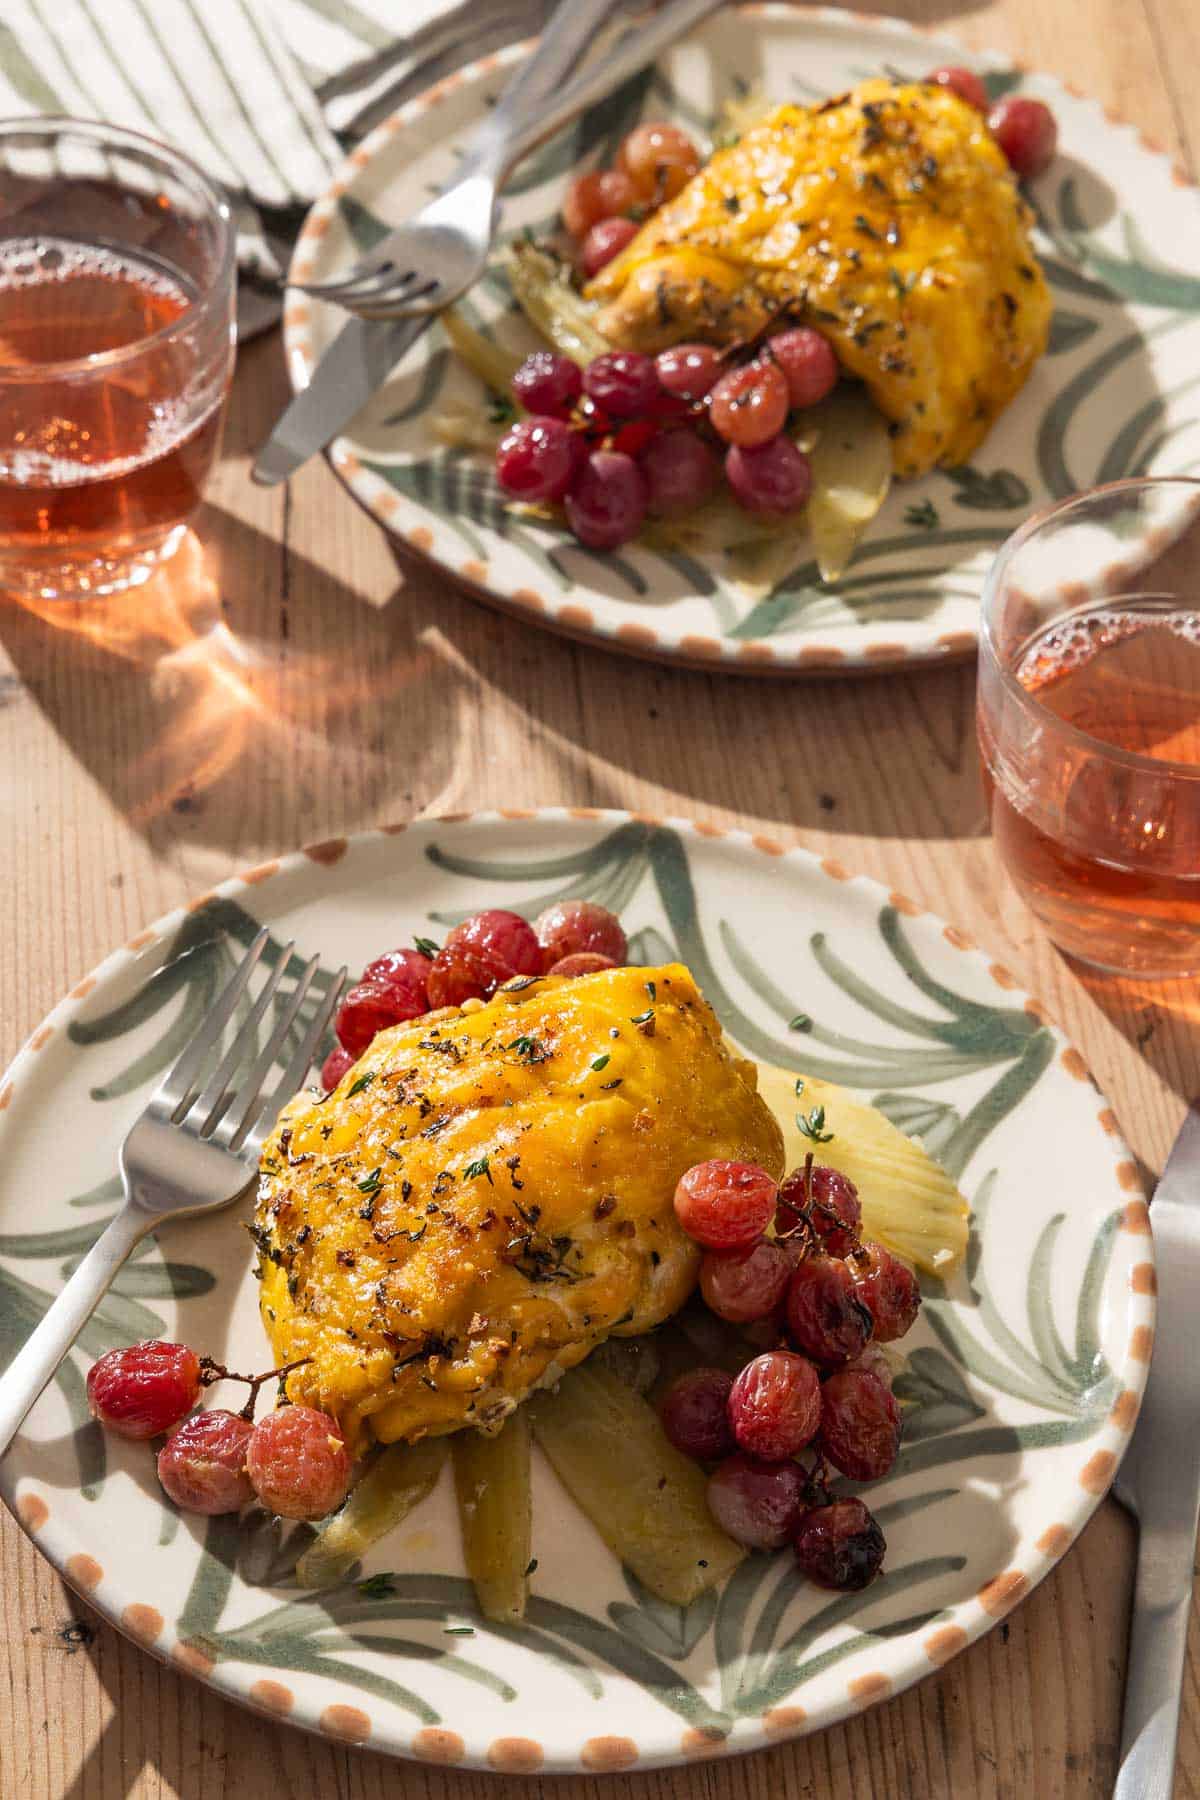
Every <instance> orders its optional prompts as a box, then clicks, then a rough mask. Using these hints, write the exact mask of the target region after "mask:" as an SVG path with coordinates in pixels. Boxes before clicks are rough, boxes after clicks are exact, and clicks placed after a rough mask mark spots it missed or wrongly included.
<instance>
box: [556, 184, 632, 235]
mask: <svg viewBox="0 0 1200 1800" xmlns="http://www.w3.org/2000/svg"><path fill="white" fill-rule="evenodd" d="M636 199H637V190H636V189H635V187H634V185H633V182H632V180H631V178H630V177H629V176H628V175H627V174H626V173H625V170H624V169H592V170H590V171H589V173H588V174H586V175H576V177H575V179H574V181H572V183H571V185H570V186H569V187H568V189H567V191H566V194H565V195H564V196H563V207H562V216H563V224H564V225H565V226H566V228H567V230H568V231H569V232H570V234H571V236H572V237H573V238H575V239H577V240H579V239H583V238H585V237H586V236H587V234H588V232H589V231H590V230H591V229H592V226H593V225H597V224H599V222H600V220H601V219H609V218H612V217H613V215H614V214H616V213H623V212H628V210H629V208H630V207H631V206H632V205H633V204H634V202H635V200H636Z"/></svg>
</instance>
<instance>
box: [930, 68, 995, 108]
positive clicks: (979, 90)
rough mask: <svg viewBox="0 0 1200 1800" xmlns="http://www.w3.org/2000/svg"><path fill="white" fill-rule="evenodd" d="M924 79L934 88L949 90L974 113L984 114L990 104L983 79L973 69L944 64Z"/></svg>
mask: <svg viewBox="0 0 1200 1800" xmlns="http://www.w3.org/2000/svg"><path fill="white" fill-rule="evenodd" d="M925 79H926V81H927V82H929V83H931V84H932V85H933V86H934V87H944V88H949V90H950V92H951V93H952V94H957V95H958V97H959V99H960V100H965V101H966V103H967V105H968V106H973V107H974V108H975V110H976V112H981V113H986V111H987V109H988V107H989V105H990V104H991V102H990V101H989V99H988V91H987V87H986V86H985V84H984V81H983V77H982V76H981V75H977V74H976V73H975V71H974V69H963V68H960V67H958V66H957V65H956V64H954V63H945V64H944V65H943V66H942V67H941V68H940V69H934V70H933V71H932V72H931V73H930V74H928V75H927V76H926V77H925Z"/></svg>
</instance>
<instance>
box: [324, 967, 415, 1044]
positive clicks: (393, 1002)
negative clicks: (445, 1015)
mask: <svg viewBox="0 0 1200 1800" xmlns="http://www.w3.org/2000/svg"><path fill="white" fill-rule="evenodd" d="M418 1010H419V1012H426V1011H427V1010H428V1004H426V1005H425V1006H422V1007H420V1008H419V1009H418ZM417 1016H418V1014H417V1013H414V1012H413V1010H412V1008H411V1007H410V1005H409V1003H408V998H407V996H406V995H404V994H401V993H398V991H397V990H396V989H395V988H393V987H385V986H384V985H383V983H382V982H381V981H358V982H356V983H355V984H354V986H353V987H352V988H351V989H350V991H349V993H348V994H347V995H346V997H345V999H344V1000H343V1001H342V1004H341V1005H340V1006H339V1007H338V1009H337V1012H336V1013H335V1014H334V1020H333V1029H334V1031H335V1032H336V1034H337V1040H338V1042H339V1044H341V1046H342V1049H343V1050H348V1051H349V1052H350V1055H351V1056H352V1057H355V1058H358V1057H360V1056H361V1055H362V1053H363V1051H364V1050H365V1049H366V1048H367V1045H368V1044H370V1043H371V1041H372V1040H373V1039H374V1038H375V1037H376V1036H377V1035H378V1033H379V1032H381V1031H386V1030H387V1029H388V1027H389V1026H390V1025H403V1024H404V1023H405V1022H406V1021H407V1020H409V1019H412V1018H415V1017H417Z"/></svg>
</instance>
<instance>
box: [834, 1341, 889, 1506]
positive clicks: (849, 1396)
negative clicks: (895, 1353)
mask: <svg viewBox="0 0 1200 1800" xmlns="http://www.w3.org/2000/svg"><path fill="white" fill-rule="evenodd" d="M821 1447H822V1449H823V1450H824V1452H825V1455H826V1456H827V1457H828V1459H829V1461H830V1462H831V1463H832V1464H833V1466H834V1468H835V1469H840V1470H841V1472H842V1474H843V1475H849V1477H850V1479H851V1480H852V1481H880V1480H882V1478H883V1476H885V1475H886V1474H887V1472H888V1470H889V1469H890V1468H891V1466H892V1464H893V1463H894V1462H895V1460H896V1455H897V1452H898V1451H899V1449H900V1408H899V1406H898V1405H897V1403H896V1397H895V1395H894V1394H893V1393H892V1390H891V1388H890V1387H888V1386H887V1385H886V1383H884V1382H882V1381H881V1380H880V1379H879V1377H878V1375H872V1374H870V1373H869V1371H868V1370H866V1369H841V1370H839V1371H838V1373H837V1374H836V1375H831V1376H830V1377H829V1379H828V1381H826V1382H824V1383H823V1385H822V1387H821Z"/></svg>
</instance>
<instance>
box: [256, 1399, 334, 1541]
mask: <svg viewBox="0 0 1200 1800" xmlns="http://www.w3.org/2000/svg"><path fill="white" fill-rule="evenodd" d="M246 1473H247V1474H248V1475H249V1477H250V1481H251V1483H252V1485H253V1488H254V1491H255V1493H256V1494H257V1495H258V1497H259V1499H260V1500H261V1501H262V1503H263V1505H264V1506H265V1507H266V1508H267V1511H268V1512H273V1513H277V1514H278V1515H279V1517H280V1518H281V1519H323V1518H325V1516H326V1514H328V1513H331V1512H332V1511H333V1510H334V1508H335V1507H337V1506H340V1505H341V1503H342V1501H343V1500H344V1499H345V1498H346V1490H347V1488H348V1487H349V1486H350V1456H349V1453H348V1452H347V1449H346V1444H345V1440H344V1438H343V1437H342V1434H341V1431H340V1429H339V1427H338V1423H337V1420H336V1419H332V1418H330V1416H329V1414H328V1413H326V1412H318V1411H317V1409H316V1408H315V1407H312V1406H281V1407H280V1408H279V1409H278V1411H277V1412H273V1413H268V1414H267V1415H266V1417H265V1418H262V1419H260V1420H259V1421H258V1424H257V1425H256V1426H255V1427H254V1430H253V1431H252V1432H251V1434H250V1438H249V1441H248V1443H247V1445H246Z"/></svg>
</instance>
